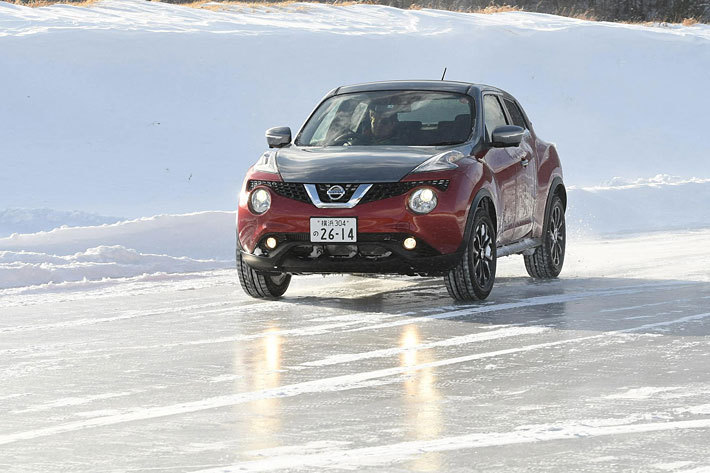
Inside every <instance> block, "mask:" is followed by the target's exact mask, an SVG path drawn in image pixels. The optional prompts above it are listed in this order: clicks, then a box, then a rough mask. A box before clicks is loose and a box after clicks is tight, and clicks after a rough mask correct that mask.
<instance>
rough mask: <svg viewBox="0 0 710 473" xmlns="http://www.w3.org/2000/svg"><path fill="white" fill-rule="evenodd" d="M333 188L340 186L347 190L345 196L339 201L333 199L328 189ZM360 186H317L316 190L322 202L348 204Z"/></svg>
mask: <svg viewBox="0 0 710 473" xmlns="http://www.w3.org/2000/svg"><path fill="white" fill-rule="evenodd" d="M333 186H340V187H342V188H343V189H344V190H345V195H344V196H342V197H341V198H340V199H338V200H334V199H331V198H330V196H329V195H328V189H330V188H331V187H333ZM358 187H360V184H316V190H317V191H318V198H319V199H320V201H321V202H326V203H331V202H343V203H344V202H348V201H349V200H350V199H351V198H352V196H353V194H354V193H355V191H356V190H357V188H358Z"/></svg>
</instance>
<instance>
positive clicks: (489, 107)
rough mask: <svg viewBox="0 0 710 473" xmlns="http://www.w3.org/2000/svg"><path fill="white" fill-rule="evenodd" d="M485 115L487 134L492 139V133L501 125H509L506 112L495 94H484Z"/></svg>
mask: <svg viewBox="0 0 710 473" xmlns="http://www.w3.org/2000/svg"><path fill="white" fill-rule="evenodd" d="M483 115H484V116H485V123H486V135H487V136H488V139H489V140H490V139H491V133H493V130H495V129H496V128H498V127H499V126H503V125H507V124H508V122H507V121H506V120H505V114H504V113H503V109H502V108H501V106H500V102H498V98H497V97H496V96H495V95H484V96H483Z"/></svg>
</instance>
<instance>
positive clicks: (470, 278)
mask: <svg viewBox="0 0 710 473" xmlns="http://www.w3.org/2000/svg"><path fill="white" fill-rule="evenodd" d="M495 277H496V231H495V227H494V226H493V221H492V220H491V218H490V216H489V215H488V212H487V211H486V209H485V208H483V207H479V208H478V209H477V210H476V213H475V215H474V218H473V231H472V233H471V237H470V239H469V242H468V245H467V246H466V250H465V251H464V255H463V258H461V262H460V263H459V264H458V265H456V267H455V268H453V269H452V270H450V271H449V272H448V273H447V274H446V275H445V276H444V283H445V284H446V289H447V291H448V292H449V295H450V296H451V297H452V298H454V299H455V300H457V301H476V300H483V299H485V298H486V297H488V295H489V294H490V293H491V289H493V283H494V282H495Z"/></svg>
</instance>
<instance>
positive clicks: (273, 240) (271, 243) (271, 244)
mask: <svg viewBox="0 0 710 473" xmlns="http://www.w3.org/2000/svg"><path fill="white" fill-rule="evenodd" d="M277 243H278V242H277V241H276V238H274V237H269V238H267V239H266V247H267V248H268V249H270V250H273V249H274V248H276V244H277Z"/></svg>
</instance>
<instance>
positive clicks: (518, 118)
mask: <svg viewBox="0 0 710 473" xmlns="http://www.w3.org/2000/svg"><path fill="white" fill-rule="evenodd" d="M503 102H505V106H506V108H507V109H508V113H509V114H510V118H511V120H513V125H515V126H519V127H521V128H525V129H527V127H528V125H527V123H525V118H523V112H521V111H520V108H519V107H518V105H517V104H516V103H515V102H513V101H512V100H508V99H503Z"/></svg>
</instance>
